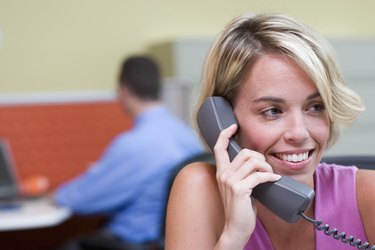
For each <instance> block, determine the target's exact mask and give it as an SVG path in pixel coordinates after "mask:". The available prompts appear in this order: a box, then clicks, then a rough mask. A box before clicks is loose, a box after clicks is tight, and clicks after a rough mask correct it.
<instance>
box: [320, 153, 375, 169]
mask: <svg viewBox="0 0 375 250" xmlns="http://www.w3.org/2000/svg"><path fill="white" fill-rule="evenodd" d="M321 161H322V162H325V163H329V164H333V163H334V164H338V165H344V166H356V167H358V168H360V169H372V170H375V155H345V156H325V157H323V159H322V160H321Z"/></svg>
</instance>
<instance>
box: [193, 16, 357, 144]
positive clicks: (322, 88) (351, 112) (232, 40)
mask: <svg viewBox="0 0 375 250" xmlns="http://www.w3.org/2000/svg"><path fill="white" fill-rule="evenodd" d="M265 54H282V55H285V56H287V57H289V58H290V59H292V60H293V61H294V62H296V63H297V64H298V65H299V66H300V67H301V68H302V69H303V70H304V71H305V72H306V73H307V74H308V75H309V76H310V78H311V79H312V80H313V81H314V83H315V85H316V87H317V89H318V91H319V93H320V95H321V97H322V100H323V102H324V104H325V107H326V110H327V112H328V116H329V119H330V130H331V131H330V132H331V133H330V138H329V141H328V145H329V146H331V145H333V144H334V142H335V141H336V140H337V138H338V137H339V135H340V131H341V127H342V126H343V125H348V124H351V123H353V122H354V121H355V120H356V119H357V118H358V116H359V115H360V114H361V112H362V111H363V110H364V106H363V104H362V101H361V98H360V97H359V95H358V94H357V93H355V92H354V91H352V90H351V89H349V88H348V87H347V86H346V83H345V81H344V79H343V77H342V74H341V72H340V69H339V67H338V65H337V64H336V61H335V57H334V52H333V49H332V47H331V45H330V44H329V43H328V42H327V41H326V40H325V39H324V38H323V37H321V36H320V35H319V34H317V33H316V32H315V31H313V30H312V29H311V28H309V27H308V26H306V25H304V24H302V23H300V22H298V21H297V20H295V19H293V18H291V17H288V16H285V15H280V14H261V15H255V14H244V15H241V16H239V17H237V18H235V19H234V20H232V21H231V22H230V23H229V24H228V25H227V27H226V28H225V29H224V30H223V31H222V32H221V33H220V34H219V36H218V37H217V39H216V40H215V42H214V44H213V45H212V47H211V50H210V52H209V54H208V56H207V58H206V62H205V66H204V71H203V80H202V81H203V82H202V86H201V88H202V89H201V91H200V96H199V98H198V101H197V103H196V107H195V111H194V117H196V113H197V109H198V108H199V107H200V105H201V104H202V102H203V101H204V100H205V99H206V98H207V97H209V96H224V97H226V98H227V99H228V100H229V101H231V102H232V101H233V99H234V98H235V97H236V94H237V91H238V89H239V87H240V85H241V84H242V82H243V79H244V77H245V76H246V73H247V72H248V69H249V67H251V65H252V64H253V63H254V62H255V61H256V60H257V58H259V57H260V56H262V55H265ZM193 120H194V121H196V119H193Z"/></svg>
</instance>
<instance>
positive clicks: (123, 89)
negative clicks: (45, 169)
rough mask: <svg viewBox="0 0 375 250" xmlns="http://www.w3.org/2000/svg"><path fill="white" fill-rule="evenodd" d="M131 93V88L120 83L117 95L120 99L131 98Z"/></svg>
mask: <svg viewBox="0 0 375 250" xmlns="http://www.w3.org/2000/svg"><path fill="white" fill-rule="evenodd" d="M130 95H131V93H130V91H129V88H128V87H127V86H125V85H119V86H118V88H117V96H118V98H119V99H120V100H124V99H126V98H129V96H130Z"/></svg>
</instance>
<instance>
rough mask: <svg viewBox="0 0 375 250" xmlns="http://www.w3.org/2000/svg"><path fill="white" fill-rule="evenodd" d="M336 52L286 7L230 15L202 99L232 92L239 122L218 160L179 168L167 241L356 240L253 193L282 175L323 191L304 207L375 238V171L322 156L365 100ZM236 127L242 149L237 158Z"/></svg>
mask: <svg viewBox="0 0 375 250" xmlns="http://www.w3.org/2000/svg"><path fill="white" fill-rule="evenodd" d="M332 54H333V53H332V51H331V49H330V46H329V44H328V43H327V42H326V41H325V40H324V39H323V38H322V37H320V36H319V35H318V34H316V33H315V32H314V31H312V30H311V29H310V28H309V27H306V26H305V25H303V24H301V23H300V22H298V21H296V20H294V19H292V18H290V17H287V16H283V15H252V14H246V15H242V16H240V17H238V18H236V19H234V20H233V21H232V22H231V23H229V25H228V26H227V27H226V28H225V29H224V31H223V32H222V33H221V34H220V36H219V37H218V38H217V40H216V41H215V43H214V45H213V47H212V49H211V51H210V54H209V55H208V58H207V60H206V65H205V70H204V78H203V86H202V91H201V96H200V99H199V101H198V103H197V107H198V108H199V107H200V105H201V104H202V103H203V101H204V100H205V99H206V98H207V97H209V96H222V97H225V98H226V99H227V100H228V101H229V102H230V103H231V105H232V107H233V110H234V114H235V116H236V118H237V120H238V126H237V125H232V126H230V127H228V128H227V129H225V130H223V132H221V133H220V136H219V138H218V140H217V143H216V145H215V148H214V154H215V160H216V168H215V167H214V166H212V165H209V164H206V163H202V162H199V163H193V164H190V165H188V166H187V167H185V168H184V169H183V170H182V171H181V172H180V173H179V175H178V176H177V178H176V180H175V183H174V185H173V189H172V192H171V195H170V200H169V205H168V213H167V229H166V248H167V249H173V250H179V249H189V250H190V249H194V250H198V249H230V250H234V249H257V250H259V249H267V250H269V249H353V248H352V247H351V246H350V245H348V244H343V243H342V242H340V241H338V240H334V239H333V238H332V237H331V236H329V237H328V236H326V235H325V234H324V233H323V232H316V233H315V230H316V229H315V228H314V224H312V223H310V222H308V221H306V220H299V221H297V222H296V223H292V224H289V223H287V222H285V221H283V220H282V219H280V218H279V217H277V216H276V215H274V214H273V213H272V212H270V211H269V210H268V209H267V208H265V207H264V206H262V205H261V204H260V203H259V202H258V201H257V200H255V199H253V198H249V197H250V195H251V193H252V190H253V188H254V187H256V186H257V185H258V184H260V183H264V182H273V181H277V180H278V179H279V178H280V176H281V175H286V176H290V177H291V178H293V179H295V180H297V181H299V182H302V183H304V184H305V185H308V186H309V187H311V188H313V189H314V190H315V193H316V196H315V199H314V201H313V202H312V204H311V205H310V207H309V208H308V209H307V210H306V211H305V214H306V215H308V216H309V217H311V218H316V219H319V220H320V219H323V220H324V222H325V223H328V224H330V225H331V226H332V227H337V228H338V229H339V230H340V232H341V231H344V232H347V233H348V234H353V235H354V236H355V237H358V238H360V239H362V241H363V242H364V241H368V242H370V243H373V244H375V233H374V232H375V216H374V213H373V212H372V211H373V209H372V207H373V206H374V205H375V195H368V194H374V193H375V182H374V181H373V180H374V179H375V171H374V172H373V171H370V170H358V171H357V168H354V167H342V166H337V165H327V164H321V163H320V160H321V158H322V155H323V153H324V151H325V150H326V149H327V148H328V147H330V146H332V145H333V144H334V142H335V141H336V139H337V138H338V136H339V133H340V127H342V125H345V124H350V123H352V122H353V121H355V120H356V118H357V117H358V116H359V115H360V113H361V112H362V111H363V109H364V108H363V106H362V103H361V99H360V98H359V96H358V95H357V94H356V93H354V92H353V91H352V90H350V89H349V88H348V87H347V86H346V85H345V83H344V81H343V79H342V76H341V73H340V71H339V69H338V67H337V65H336V63H335V60H334V58H333V56H332ZM232 136H233V137H234V138H235V139H236V141H237V142H238V143H239V145H240V146H241V147H242V148H243V150H241V152H240V153H239V154H238V155H237V156H236V157H235V158H234V159H233V161H230V160H229V156H228V153H227V151H226V149H227V147H228V142H229V139H230V138H231V137H232Z"/></svg>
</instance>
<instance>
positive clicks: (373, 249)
mask: <svg viewBox="0 0 375 250" xmlns="http://www.w3.org/2000/svg"><path fill="white" fill-rule="evenodd" d="M300 215H301V216H302V218H303V219H305V220H306V221H308V222H310V223H313V224H314V226H315V228H316V229H317V230H319V231H323V232H324V233H325V234H326V235H328V236H330V235H332V237H333V238H334V239H336V240H341V241H342V242H343V243H349V244H350V245H351V246H352V247H357V248H358V249H365V250H375V245H370V243H368V242H365V243H362V240H360V239H357V240H354V237H353V236H352V235H350V236H349V237H346V233H345V232H341V233H339V232H338V230H337V229H336V228H333V229H331V230H330V229H329V228H330V226H329V225H328V224H324V225H322V224H323V221H319V220H314V219H312V218H310V217H308V216H307V215H305V214H304V213H303V212H300Z"/></svg>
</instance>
